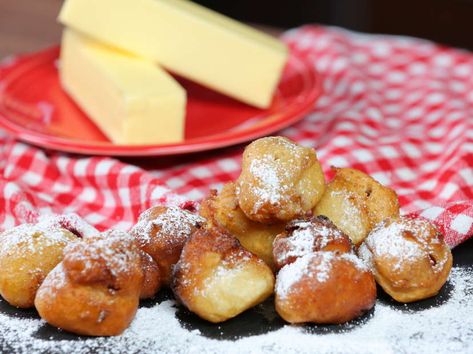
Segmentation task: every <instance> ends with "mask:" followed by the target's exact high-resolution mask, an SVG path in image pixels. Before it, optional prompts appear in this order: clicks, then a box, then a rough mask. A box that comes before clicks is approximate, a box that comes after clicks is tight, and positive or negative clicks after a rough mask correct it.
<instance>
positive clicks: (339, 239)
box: [273, 216, 353, 269]
mask: <svg viewBox="0 0 473 354" xmlns="http://www.w3.org/2000/svg"><path fill="white" fill-rule="evenodd" d="M352 248H353V246H352V243H351V241H350V239H349V238H348V236H347V235H345V234H344V233H343V232H341V231H340V230H339V229H338V228H337V227H336V226H335V225H334V224H333V223H332V222H331V221H330V220H329V219H328V218H326V217H325V216H316V217H312V218H310V219H299V220H293V221H291V222H289V223H288V224H287V225H286V230H285V231H284V232H283V233H281V234H279V235H278V236H277V237H276V239H275V240H274V244H273V256H274V264H275V265H276V269H280V268H282V267H284V266H285V265H286V264H289V263H292V262H294V261H295V260H296V259H297V258H299V257H302V256H305V255H307V254H310V253H313V252H317V251H338V252H340V253H348V252H352Z"/></svg>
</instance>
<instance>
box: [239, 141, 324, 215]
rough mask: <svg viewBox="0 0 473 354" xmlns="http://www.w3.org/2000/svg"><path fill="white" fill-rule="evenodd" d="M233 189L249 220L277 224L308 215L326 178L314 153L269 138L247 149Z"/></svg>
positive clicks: (319, 194) (318, 198)
mask: <svg viewBox="0 0 473 354" xmlns="http://www.w3.org/2000/svg"><path fill="white" fill-rule="evenodd" d="M236 185H237V196H238V201H239V205H240V207H241V209H242V210H243V212H244V213H245V214H246V216H247V217H248V218H249V219H251V220H253V221H257V222H261V223H276V222H281V221H289V220H292V219H294V218H296V217H301V216H304V215H305V214H306V213H311V211H312V208H313V207H314V206H315V205H316V204H317V202H318V201H319V200H320V198H321V197H322V194H323V192H324V189H325V178H324V174H323V171H322V168H321V166H320V163H319V161H318V160H317V156H316V154H315V151H314V149H310V148H306V147H302V146H299V145H297V144H295V143H294V142H292V141H290V140H289V139H286V138H283V137H268V138H262V139H258V140H256V141H254V142H252V143H251V144H250V145H248V146H247V147H246V149H245V151H244V153H243V160H242V171H241V175H240V177H239V178H238V180H237V182H236Z"/></svg>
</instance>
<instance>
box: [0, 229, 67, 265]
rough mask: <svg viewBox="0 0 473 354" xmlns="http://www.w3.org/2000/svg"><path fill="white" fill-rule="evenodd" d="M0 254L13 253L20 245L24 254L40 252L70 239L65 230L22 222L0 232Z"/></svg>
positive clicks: (65, 242) (64, 243)
mask: <svg viewBox="0 0 473 354" xmlns="http://www.w3.org/2000/svg"><path fill="white" fill-rule="evenodd" d="M0 241H1V242H0V256H1V257H4V256H7V255H11V254H15V253H17V252H18V247H21V249H22V251H23V252H24V254H41V253H42V252H43V250H44V249H46V248H49V247H51V246H64V245H66V244H68V243H69V242H70V241H71V235H70V234H69V236H68V235H67V231H65V230H63V229H61V228H58V227H52V226H48V225H41V224H37V225H33V224H22V225H19V226H16V227H14V228H12V229H10V230H7V231H4V232H3V233H1V234H0Z"/></svg>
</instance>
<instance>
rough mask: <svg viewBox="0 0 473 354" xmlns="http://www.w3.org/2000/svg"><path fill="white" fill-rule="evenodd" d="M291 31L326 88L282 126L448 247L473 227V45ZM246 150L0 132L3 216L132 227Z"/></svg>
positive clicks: (222, 176) (225, 169) (212, 178)
mask: <svg viewBox="0 0 473 354" xmlns="http://www.w3.org/2000/svg"><path fill="white" fill-rule="evenodd" d="M284 39H285V40H286V41H287V42H288V43H289V44H290V46H291V47H292V49H293V50H295V51H298V52H300V53H302V54H303V55H305V56H306V57H307V58H309V59H310V60H311V61H312V62H313V64H314V66H315V67H316V68H317V70H318V71H319V72H320V74H321V75H322V76H323V86H324V92H325V93H324V95H323V96H322V97H321V98H320V99H319V100H318V101H317V103H316V104H315V107H314V109H313V110H312V112H311V113H310V114H308V115H307V117H306V118H305V119H304V120H303V121H301V122H300V123H298V124H296V125H294V126H293V127H291V128H288V129H285V130H284V131H282V132H280V133H279V134H280V135H285V136H287V137H289V138H290V139H293V140H295V141H297V142H299V143H301V144H303V145H307V146H312V147H314V148H316V149H317V152H318V156H319V158H320V160H321V162H322V164H323V167H324V169H325V171H326V172H327V174H328V175H329V174H330V171H329V170H330V166H331V165H334V166H339V167H346V166H351V167H354V168H357V169H360V170H363V171H365V172H367V173H369V174H370V175H372V176H373V177H374V178H376V179H377V180H378V181H380V182H381V183H383V184H385V185H388V186H390V187H392V188H394V189H395V190H396V191H397V193H398V195H399V199H400V203H401V205H402V210H403V212H404V213H414V214H418V215H421V216H423V217H425V218H428V219H431V220H433V221H434V222H435V223H436V224H437V225H439V226H440V227H441V228H442V230H443V231H444V233H445V235H446V240H447V242H448V243H449V244H450V245H451V246H452V247H453V246H455V245H457V244H459V243H461V242H463V241H464V240H466V239H467V238H469V237H470V236H472V234H473V54H472V53H469V52H466V51H461V50H457V49H451V48H446V47H442V46H439V45H436V44H433V43H431V42H427V41H423V40H418V39H410V38H404V37H392V36H374V35H364V34H357V33H353V32H349V31H345V30H341V29H337V28H327V27H317V26H306V27H302V28H299V29H295V30H291V31H289V32H287V33H285V35H284ZM0 74H1V71H0ZM241 152H242V146H238V147H234V148H229V149H225V150H220V151H216V152H209V153H203V154H198V155H192V156H191V157H177V158H164V159H163V158H156V159H147V160H141V161H138V160H132V159H128V160H126V162H125V161H119V160H116V159H113V158H104V157H77V156H73V155H67V154H62V153H57V152H50V151H44V150H41V149H38V148H35V147H32V146H29V145H26V144H23V143H20V142H17V141H14V140H13V139H12V138H10V137H8V136H7V135H5V134H0V171H1V175H0V212H1V215H0V228H8V227H11V226H13V225H14V224H17V223H20V222H25V221H28V220H34V218H35V217H36V216H37V215H38V213H41V214H44V213H51V212H54V213H65V212H76V213H78V214H79V215H81V216H83V217H84V218H85V219H86V220H87V221H89V222H90V223H91V224H93V225H95V226H96V227H98V228H99V229H104V228H109V227H117V228H128V227H130V226H131V224H132V223H133V222H134V221H135V220H136V218H137V216H138V214H139V213H140V212H141V211H143V210H144V209H146V208H148V207H150V206H151V205H154V204H157V203H164V202H172V203H180V202H182V201H183V200H186V199H191V200H197V199H200V198H201V197H203V196H204V195H205V194H206V193H207V192H208V190H209V189H210V188H215V187H219V186H221V185H222V184H223V183H225V182H227V181H230V180H232V179H235V178H236V177H237V176H238V174H239V169H240V155H241ZM168 188H169V189H168ZM171 190H172V192H171ZM177 195H179V196H180V197H177Z"/></svg>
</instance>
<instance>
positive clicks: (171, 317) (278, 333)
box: [0, 268, 473, 354]
mask: <svg viewBox="0 0 473 354" xmlns="http://www.w3.org/2000/svg"><path fill="white" fill-rule="evenodd" d="M472 277H473V268H454V269H453V270H452V274H451V277H450V285H451V287H452V289H451V291H450V293H448V292H446V294H444V295H443V296H444V297H445V299H443V300H442V303H439V304H437V305H435V306H434V307H431V308H424V309H417V310H410V308H411V307H410V306H409V305H406V306H399V305H392V304H391V303H387V302H383V301H379V300H378V302H377V304H376V307H375V310H374V312H373V313H372V315H371V316H369V317H368V318H366V319H365V320H364V321H361V322H360V323H355V324H353V325H350V326H332V327H330V328H329V329H328V330H327V331H323V329H324V328H328V327H327V326H322V327H314V326H312V327H304V326H289V325H287V326H284V327H282V328H280V329H278V330H275V331H272V332H268V333H266V334H261V335H256V336H249V337H244V338H241V339H238V340H235V341H230V340H216V339H210V338H206V337H205V336H203V335H202V334H201V333H200V332H199V330H197V329H194V330H187V329H185V328H184V327H183V326H182V324H181V323H180V322H179V320H178V319H177V318H176V305H175V303H174V301H172V300H166V301H164V302H162V303H161V304H159V305H158V304H156V305H154V306H153V307H150V308H144V307H143V308H141V309H140V310H139V311H138V313H137V316H136V318H135V320H134V321H133V323H132V325H131V327H130V328H128V329H127V330H126V331H125V333H124V334H123V335H121V336H118V337H113V338H84V337H82V338H76V337H74V336H69V335H67V334H62V333H60V332H57V333H58V334H55V335H53V336H52V337H50V336H49V335H45V334H44V333H47V331H45V328H46V327H47V325H45V323H44V322H43V321H41V320H39V319H35V318H21V317H15V316H12V315H11V314H10V315H9V314H7V313H5V312H4V308H5V306H6V305H4V304H1V305H2V306H1V307H0V309H1V311H0V338H1V339H0V349H1V350H2V352H9V353H23V352H28V353H33V352H48V353H72V352H73V353H90V352H101V353H116V354H120V353H127V354H128V353H138V352H165V353H200V354H209V353H262V352H265V353H270V352H271V353H289V354H290V353H313V352H314V348H316V350H317V353H320V354H329V353H330V354H337V353H347V352H349V353H366V354H370V353H373V354H374V353H376V354H379V353H392V354H394V353H396V354H397V353H407V352H409V353H416V354H423V353H425V354H435V353H446V352H448V353H471V352H472V351H473V316H471V315H470V314H471V313H473V283H472V281H471V279H472ZM268 305H272V304H268ZM233 326H235V324H234V325H233ZM241 326H245V324H244V323H242V324H241ZM225 328H226V327H225V324H223V325H220V326H217V325H215V332H216V333H220V332H222V333H225ZM310 332H315V333H310ZM41 333H43V334H41ZM52 333H54V332H52Z"/></svg>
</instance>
